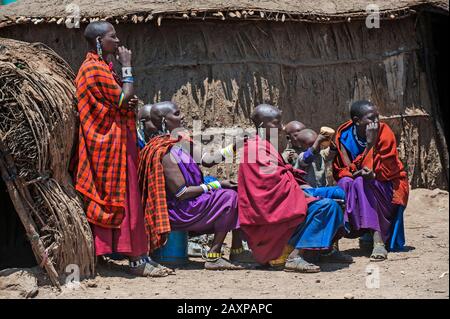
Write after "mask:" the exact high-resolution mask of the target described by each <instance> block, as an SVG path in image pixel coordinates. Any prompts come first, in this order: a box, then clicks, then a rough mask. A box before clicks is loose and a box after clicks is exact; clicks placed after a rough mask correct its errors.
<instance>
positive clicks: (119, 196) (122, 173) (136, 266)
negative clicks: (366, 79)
mask: <svg viewBox="0 0 450 319" xmlns="http://www.w3.org/2000/svg"><path fill="white" fill-rule="evenodd" d="M84 35H85V38H86V40H87V42H88V44H89V52H88V53H87V55H86V59H85V60H84V62H83V64H82V65H81V67H80V70H79V72H78V75H77V78H76V95H77V98H78V113H79V120H80V127H79V134H78V150H77V157H78V163H77V167H76V171H75V174H74V175H75V177H74V180H75V187H76V189H77V191H78V192H80V193H81V194H82V197H83V200H84V204H85V210H86V215H87V219H88V221H89V223H90V224H91V226H92V233H93V236H94V246H95V253H96V255H97V256H103V255H108V254H111V253H115V252H117V253H120V254H123V255H127V256H128V258H129V263H130V272H131V273H132V274H135V275H140V276H167V274H168V273H169V272H170V271H169V270H168V269H166V268H163V267H162V266H159V265H158V264H155V263H154V262H153V261H151V260H150V259H149V258H148V240H147V235H146V233H145V228H144V215H143V210H142V205H140V193H139V188H138V182H137V154H138V153H137V144H136V143H137V141H136V129H135V128H136V125H135V117H136V115H135V107H136V104H137V98H136V97H135V96H133V91H134V86H133V82H134V78H133V70H132V67H131V51H130V50H128V49H126V48H124V47H119V43H120V41H119V39H118V38H117V35H116V31H115V30H114V27H113V26H112V25H111V24H110V23H108V22H93V23H90V24H89V25H88V26H87V27H86V30H85V32H84ZM114 56H116V58H117V60H118V61H119V63H120V64H121V65H122V74H121V75H122V76H121V77H119V76H118V75H117V74H115V73H114V71H113V66H112V63H110V62H109V61H111V58H113V57H114Z"/></svg>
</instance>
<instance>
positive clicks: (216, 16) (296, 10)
mask: <svg viewBox="0 0 450 319" xmlns="http://www.w3.org/2000/svg"><path fill="white" fill-rule="evenodd" d="M372 4H376V5H378V6H379V8H380V18H381V19H399V18H403V17H407V16H409V15H411V14H414V13H415V12H416V10H421V9H422V8H425V9H433V10H439V11H442V12H448V1H444V0H400V1H399V0H381V1H380V0H378V1H376V0H375V1H374V0H345V1H344V0H342V1H329V0H302V1H296V0H259V1H252V0H226V1H225V0H183V1H174V0H166V1H160V0H122V1H106V0H102V1H90V0H78V1H76V2H73V1H72V0H52V1H49V0H37V1H36V0H21V1H18V2H17V3H13V4H11V5H8V6H5V8H2V11H3V12H1V11H0V28H2V27H6V26H11V25H15V24H34V25H37V24H41V23H55V24H58V25H61V26H64V25H65V22H66V21H71V18H70V17H73V16H74V14H79V17H80V18H81V23H88V22H90V21H96V20H106V21H110V22H111V23H116V24H119V23H147V22H150V23H156V24H157V25H158V26H160V25H161V21H162V20H163V19H164V20H165V19H183V20H206V19H208V20H267V21H280V22H285V21H308V22H315V23H330V22H343V21H350V20H352V19H364V18H365V17H366V16H367V11H366V8H367V5H372Z"/></svg>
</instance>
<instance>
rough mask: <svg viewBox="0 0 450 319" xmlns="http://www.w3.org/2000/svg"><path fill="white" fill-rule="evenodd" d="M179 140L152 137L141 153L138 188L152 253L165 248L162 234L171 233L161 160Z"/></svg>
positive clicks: (167, 136)
mask: <svg viewBox="0 0 450 319" xmlns="http://www.w3.org/2000/svg"><path fill="white" fill-rule="evenodd" d="M178 141H179V139H174V138H171V137H170V136H169V135H163V136H157V137H154V138H152V139H151V140H150V141H149V142H148V143H147V145H145V147H144V148H143V149H142V150H141V153H140V162H139V168H138V177H139V187H140V189H141V194H142V203H143V206H144V216H145V227H146V231H147V234H148V237H149V249H150V252H152V251H154V250H155V249H157V248H159V247H161V246H162V244H163V242H162V238H161V235H163V234H165V233H168V232H170V229H171V228H170V220H169V212H168V210H167V199H166V182H165V178H164V168H163V165H162V163H161V162H162V159H163V157H164V155H166V154H167V153H168V152H169V150H170V148H171V147H172V146H173V145H174V144H175V143H177V142H178Z"/></svg>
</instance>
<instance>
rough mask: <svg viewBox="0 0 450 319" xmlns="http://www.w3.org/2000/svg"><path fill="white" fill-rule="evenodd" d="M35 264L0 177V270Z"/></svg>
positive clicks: (23, 230)
mask: <svg viewBox="0 0 450 319" xmlns="http://www.w3.org/2000/svg"><path fill="white" fill-rule="evenodd" d="M34 266H36V259H35V257H34V254H33V251H32V249H31V245H30V242H29V241H28V238H27V235H26V233H25V229H24V227H23V225H22V222H21V221H20V218H19V215H17V213H16V211H15V209H14V205H13V203H12V201H11V198H10V197H9V194H8V191H7V188H6V184H5V182H4V181H3V179H2V178H1V177H0V270H2V269H5V268H25V267H34Z"/></svg>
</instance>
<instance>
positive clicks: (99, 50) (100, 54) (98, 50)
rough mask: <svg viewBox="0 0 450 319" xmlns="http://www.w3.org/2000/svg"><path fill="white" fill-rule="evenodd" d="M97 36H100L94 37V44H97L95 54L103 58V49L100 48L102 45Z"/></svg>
mask: <svg viewBox="0 0 450 319" xmlns="http://www.w3.org/2000/svg"><path fill="white" fill-rule="evenodd" d="M99 38H100V37H97V38H96V39H95V42H96V44H97V54H98V56H99V57H100V58H101V59H103V50H102V45H101V43H100V40H99Z"/></svg>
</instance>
